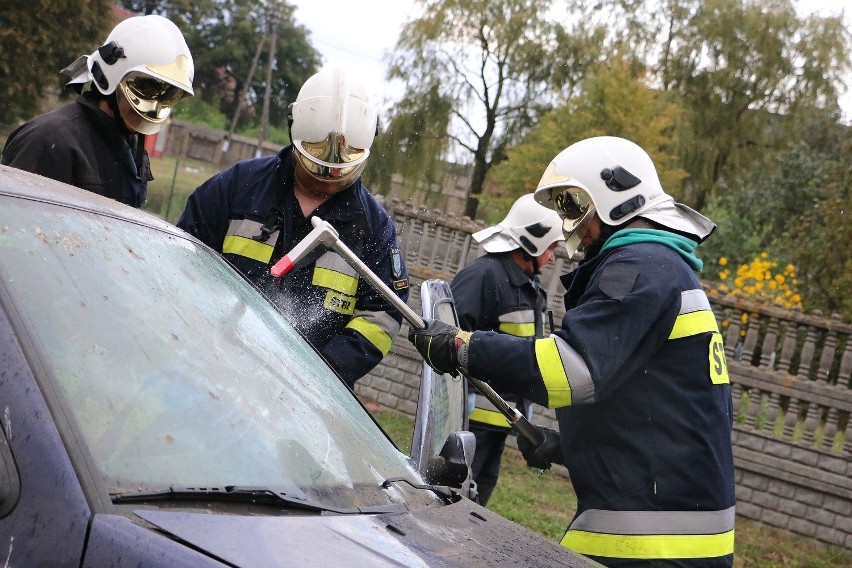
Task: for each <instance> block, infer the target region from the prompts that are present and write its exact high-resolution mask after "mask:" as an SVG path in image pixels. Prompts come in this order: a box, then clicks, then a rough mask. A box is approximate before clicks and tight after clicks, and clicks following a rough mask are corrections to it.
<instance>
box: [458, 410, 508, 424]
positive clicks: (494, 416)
mask: <svg viewBox="0 0 852 568" xmlns="http://www.w3.org/2000/svg"><path fill="white" fill-rule="evenodd" d="M468 420H471V421H473V422H479V423H480V424H489V425H491V426H500V427H501V428H511V427H512V426H511V425H510V424H509V421H508V420H506V417H505V416H503V415H502V414H501V413H499V412H495V411H494V410H485V409H484V408H474V409H473V412H471V413H470V415H469V416H468Z"/></svg>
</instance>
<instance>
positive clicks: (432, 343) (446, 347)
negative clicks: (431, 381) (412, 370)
mask: <svg viewBox="0 0 852 568" xmlns="http://www.w3.org/2000/svg"><path fill="white" fill-rule="evenodd" d="M424 323H426V329H415V328H414V326H412V327H411V331H409V333H408V340H409V341H410V342H411V343H413V344H414V347H416V348H417V351H419V352H420V355H422V356H423V359H425V360H426V363H428V364H429V366H430V367H432V368H433V369H435V370H436V371H438V372H439V373H449V374H451V375H452V376H454V377H456V376H458V374H459V368H461V369H463V370H464V369H465V368H466V367H467V346H468V344H469V343H470V335H471V334H470V332H469V331H462V330H460V329H459V328H457V327H456V326H454V325H450V324H448V323H444V322H442V321H441V320H430V319H427V320H424Z"/></svg>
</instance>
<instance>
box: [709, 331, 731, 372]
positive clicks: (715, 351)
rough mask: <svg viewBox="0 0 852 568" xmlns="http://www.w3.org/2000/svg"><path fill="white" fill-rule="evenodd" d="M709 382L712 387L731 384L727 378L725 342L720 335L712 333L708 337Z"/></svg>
mask: <svg viewBox="0 0 852 568" xmlns="http://www.w3.org/2000/svg"><path fill="white" fill-rule="evenodd" d="M709 357H710V381H711V382H712V383H713V384H714V385H727V384H730V383H731V379H730V377H728V363H727V361H725V342H724V340H723V339H722V334H721V333H714V334H713V335H712V336H711V337H710V355H709Z"/></svg>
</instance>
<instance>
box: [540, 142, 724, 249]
mask: <svg viewBox="0 0 852 568" xmlns="http://www.w3.org/2000/svg"><path fill="white" fill-rule="evenodd" d="M535 198H536V201H538V202H539V203H541V204H542V205H544V206H546V207H549V208H551V209H555V210H556V211H558V212H559V215H560V217H562V220H563V231H564V233H565V237H566V239H567V240H568V241H569V242H568V243H567V245H569V248H570V245H572V239H571V237H572V236H575V237H576V236H579V238H578V239H576V240H577V241H578V242H577V243H576V244H577V245H579V239H582V236H583V235H582V234H580V235H577V233H578V232H580V231H578V229H579V228H580V227H581V226H584V225H585V224H586V223H588V221H589V220H590V218H591V216H592V213H594V212H595V211H596V212H597V214H598V216H599V217H600V219H601V221H602V222H604V223H605V224H607V225H610V226H618V225H622V224H624V223H626V222H628V221H630V220H631V219H633V218H635V217H640V216H641V217H642V218H645V219H648V220H650V221H653V222H655V223H657V224H659V225H662V226H664V227H667V228H669V229H673V230H675V231H677V232H681V233H685V234H688V235H692V236H693V237H695V239H696V240H698V241H699V242H701V241H703V240H704V239H706V238H707V237H708V236H709V235H710V233H712V232H713V230H714V229H715V228H716V225H715V224H714V223H713V222H712V221H711V220H710V219H708V218H707V217H705V216H703V215H701V214H700V213H698V212H696V211H694V210H692V209H690V208H689V207H687V206H685V205H681V204H680V203H675V201H674V199H673V198H672V197H671V196H670V195H668V194H667V193H666V192H665V191H664V190H663V187H662V185H661V184H660V179H659V177H658V176H657V170H656V168H655V167H654V163H653V161H652V160H651V157H650V156H649V155H648V154H647V152H645V150H643V149H642V148H640V147H639V146H637V145H636V144H634V143H633V142H630V141H629V140H625V139H623V138H616V137H614V136H598V137H594V138H587V139H586V140H581V141H580V142H577V143H575V144H572V145H571V146H569V147H567V148H565V149H564V150H562V152H560V153H559V154H558V155H557V156H556V157H555V158H554V159H553V161H552V162H550V165H549V166H548V167H547V170H545V172H544V175H543V176H542V177H541V181H539V183H538V187H537V188H536V190H535ZM575 251H576V248H575V250H569V252H570V253H572V254H573V252H575Z"/></svg>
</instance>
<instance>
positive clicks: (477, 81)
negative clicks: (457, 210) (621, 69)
mask: <svg viewBox="0 0 852 568" xmlns="http://www.w3.org/2000/svg"><path fill="white" fill-rule="evenodd" d="M422 4H423V7H424V12H423V15H422V16H421V17H420V18H418V19H416V20H413V21H411V22H409V23H408V24H407V25H406V26H405V28H404V29H403V31H402V33H401V35H400V39H399V42H398V44H397V48H396V52H395V54H394V57H393V59H392V60H391V66H390V71H389V77H390V78H391V79H400V80H402V81H404V83H405V88H406V92H405V97H404V101H405V102H404V104H402V105H401V106H400V107H398V108H397V109H395V111H394V113H393V115H392V116H391V120H390V125H391V128H392V129H393V130H392V135H391V136H390V137H389V138H388V140H387V145H386V146H385V148H384V149H383V152H382V156H381V158H382V159H384V160H387V163H386V164H383V165H381V166H380V167H379V166H377V167H376V170H375V174H376V181H377V182H378V185H379V186H381V187H387V186H388V185H389V183H390V182H389V177H388V176H389V174H391V173H393V172H394V171H397V172H399V173H400V174H402V176H403V177H405V178H413V177H414V176H415V175H420V174H421V173H422V172H423V171H427V172H428V171H432V170H434V169H436V168H437V167H438V166H439V164H440V163H441V161H442V160H445V159H447V157H448V156H447V155H446V154H444V153H443V151H444V150H446V149H448V148H449V149H450V151H451V152H457V153H458V156H459V157H461V161H466V162H468V160H469V163H471V164H472V175H471V183H470V189H469V195H471V196H476V195H478V194H479V193H481V191H482V188H483V185H484V182H485V177H486V174H487V173H488V170H489V169H490V168H491V166H492V165H493V164H494V163H496V162H499V161H500V160H501V159H502V158H503V156H504V155H505V150H506V148H508V147H509V146H510V145H511V144H513V143H514V142H515V141H517V140H518V139H520V136H521V135H523V133H524V132H525V131H526V130H527V129H528V128H529V126H530V125H531V124H532V123H533V121H534V119H535V117H536V115H537V113H538V110H539V109H538V105H539V102H540V100H542V99H543V98H545V96H546V95H547V94H548V93H550V94H552V91H550V90H549V86H550V85H551V84H552V78H553V76H554V74H553V72H552V71H553V70H554V69H555V68H556V67H557V66H558V63H557V59H556V58H555V57H554V56H553V53H554V49H555V47H556V46H557V45H558V44H559V39H560V38H562V39H563V40H564V38H565V36H564V35H562V36H559V35H558V34H557V27H556V26H554V25H553V23H552V22H549V21H548V20H547V19H546V18H547V10H548V8H549V7H550V2H549V1H545V0H532V1H531V0H500V1H498V2H495V1H493V0H426V1H424V2H423V3H422ZM579 51H580V52H581V53H583V54H584V53H585V52H582V50H579ZM402 115H413V118H410V119H406V118H402ZM442 115H443V116H442ZM442 125H447V126H448V127H449V130H448V131H447V130H444V131H443V132H442V131H440V130H438V128H439V127H441V126H442ZM436 135H437V136H438V137H437V138H436ZM436 150H437V151H441V152H442V153H440V154H438V153H435V152H436ZM427 162H428V163H427ZM389 164H390V165H392V166H393V169H392V168H391V166H390V165H389ZM424 165H425V166H426V167H425V168H424ZM429 181H431V180H429ZM476 207H477V201H476V199H475V197H474V198H472V199H470V200H469V201H468V205H467V207H466V209H465V214H466V215H469V216H471V217H473V216H475V214H476Z"/></svg>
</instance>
